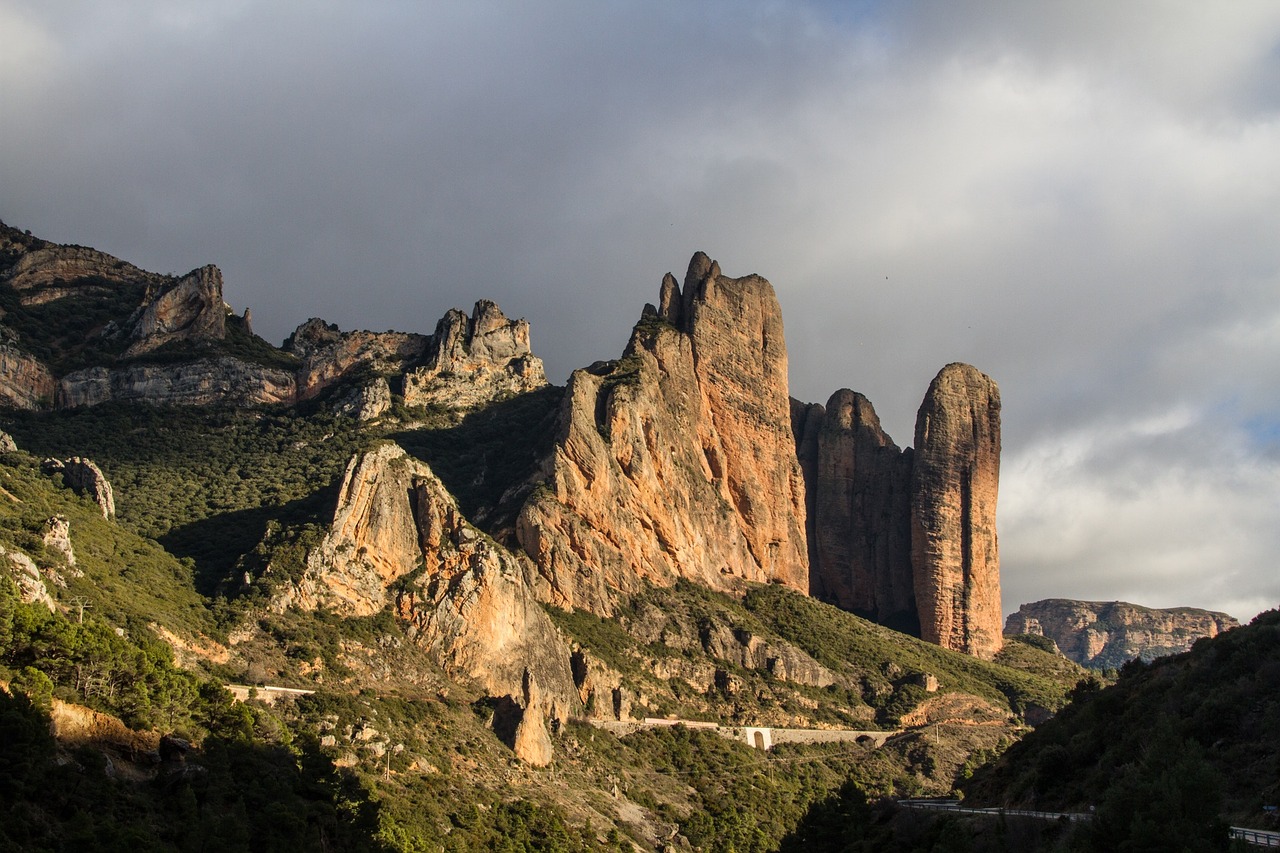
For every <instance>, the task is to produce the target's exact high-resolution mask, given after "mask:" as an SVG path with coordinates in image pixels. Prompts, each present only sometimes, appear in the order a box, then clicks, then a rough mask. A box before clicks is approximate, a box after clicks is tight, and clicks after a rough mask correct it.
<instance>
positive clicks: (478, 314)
mask: <svg viewBox="0 0 1280 853" xmlns="http://www.w3.org/2000/svg"><path fill="white" fill-rule="evenodd" d="M546 384H547V377H546V374H545V373H544V372H543V368H542V360H541V359H539V358H538V357H537V356H535V355H534V354H533V351H532V350H531V349H530V348H529V324H528V322H526V321H525V320H508V319H507V317H506V315H504V314H503V313H502V311H501V310H500V309H499V308H498V306H497V305H495V304H494V303H493V302H490V301H489V300H487V299H482V300H480V301H479V302H477V303H476V304H475V308H474V309H473V310H472V312H471V317H470V318H468V317H467V315H466V314H463V313H462V312H461V311H458V310H456V309H454V310H452V311H449V312H448V313H447V314H445V315H444V317H442V318H441V319H440V322H439V323H438V324H436V332H435V334H434V335H433V336H432V337H431V340H430V342H429V344H428V347H427V359H426V364H424V365H422V366H421V367H416V368H414V369H412V370H409V371H407V372H406V373H405V376H404V401H405V404H406V405H410V406H429V405H436V406H445V407H446V408H451V409H467V408H472V407H474V406H478V405H482V404H483V403H486V402H488V401H489V400H493V399H495V398H498V397H502V396H507V395H511V394H521V393H524V392H525V391H533V390H535V389H537V388H541V387H542V386H543V385H546Z"/></svg>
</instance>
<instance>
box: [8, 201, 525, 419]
mask: <svg viewBox="0 0 1280 853" xmlns="http://www.w3.org/2000/svg"><path fill="white" fill-rule="evenodd" d="M0 309H3V312H4V314H3V316H2V317H0V403H4V404H7V405H9V406H12V407H15V408H21V409H48V408H77V407H81V406H93V405H98V404H100V403H105V402H108V401H113V400H114V401H126V402H144V403H154V404H166V405H196V406H203V405H211V404H233V405H242V404H254V403H293V402H298V401H302V400H307V399H311V398H312V397H315V396H316V395H318V394H319V393H321V392H322V391H323V390H324V389H326V388H328V387H330V386H331V385H334V384H335V383H338V382H344V381H352V380H354V381H359V382H368V381H371V380H373V381H375V382H376V379H374V378H375V377H378V378H380V379H381V382H382V384H383V385H385V384H386V381H387V379H388V378H390V380H391V381H392V382H393V383H394V385H395V389H394V390H395V391H396V392H397V393H403V394H404V396H405V398H406V402H408V403H409V405H443V406H446V407H450V408H466V407H470V406H475V405H479V404H481V403H484V402H487V401H489V400H492V399H494V398H496V397H500V396H504V395H509V394H515V393H521V392H523V391H528V390H532V389H534V388H538V387H541V386H542V385H544V384H546V378H545V376H544V374H543V369H542V362H541V361H540V360H539V359H538V358H537V357H536V356H534V355H533V353H532V352H531V350H530V347H529V327H528V324H527V323H526V322H525V321H523V320H508V319H507V318H506V317H505V316H504V315H503V314H502V311H501V310H500V309H499V308H498V306H497V305H495V304H494V303H493V302H490V301H488V300H480V301H479V302H477V303H476V307H475V311H474V313H473V315H472V317H471V318H470V319H468V318H467V317H466V315H465V314H463V313H462V312H460V311H457V310H456V309H455V310H451V311H450V312H448V313H447V314H446V315H445V317H444V318H443V319H442V320H441V321H440V323H439V325H438V326H437V329H436V334H435V335H420V334H413V333H400V332H386V333H373V332H348V333H343V332H340V331H339V330H338V328H337V327H336V326H331V325H329V324H327V323H325V322H324V321H322V320H319V319H314V318H313V319H311V320H308V321H307V322H305V323H303V324H302V325H301V326H299V327H298V329H297V330H296V331H295V332H294V334H293V335H291V336H290V338H289V339H288V340H287V341H286V342H285V345H284V347H283V348H277V347H273V346H271V345H270V344H268V343H267V342H266V341H264V340H262V339H261V338H259V337H258V336H256V335H255V334H254V333H253V331H252V328H251V327H250V323H249V315H248V311H247V309H246V311H245V314H244V315H242V316H237V315H236V314H235V313H234V312H233V311H232V309H231V307H230V306H229V305H228V304H227V303H226V302H225V301H224V300H223V281H222V273H221V271H220V270H219V269H218V268H217V267H215V266H212V265H207V266H204V267H200V268H198V269H195V270H192V271H191V272H190V273H187V274H186V275H184V276H164V275H158V274H156V273H150V272H146V271H145V270H141V269H139V268H138V267H135V266H133V265H132V264H129V263H126V262H125V261H122V260H120V259H119V258H115V257H112V256H111V255H108V254H105V253H103V252H99V251H97V250H95V249H89V248H85V247H83V246H66V245H58V244H54V243H49V242H46V241H44V240H40V239H38V238H35V237H32V236H30V235H29V234H26V233H25V232H21V231H18V230H17V229H14V228H11V227H9V226H6V225H3V224H0ZM68 314H70V315H71V316H72V317H73V319H70V320H69V319H68ZM390 390H391V389H390V388H389V387H388V389H387V391H386V393H377V394H375V395H374V396H375V397H376V398H377V399H378V400H385V401H386V404H387V405H389V403H390V400H389V397H390ZM384 409H385V407H384V406H382V405H381V403H379V405H377V406H375V407H374V408H373V409H371V410H372V411H377V410H384ZM362 410H368V409H367V407H365V408H364V409H362Z"/></svg>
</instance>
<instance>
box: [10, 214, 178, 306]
mask: <svg viewBox="0 0 1280 853" xmlns="http://www.w3.org/2000/svg"><path fill="white" fill-rule="evenodd" d="M3 230H6V231H9V232H12V229H3ZM4 243H5V245H4V246H3V248H4V249H7V250H8V251H9V252H11V253H13V254H15V255H16V256H17V257H16V260H15V261H14V263H13V265H12V266H11V267H9V269H8V271H7V272H5V273H4V274H3V275H0V281H3V282H5V283H6V284H8V285H9V286H10V287H12V288H13V289H14V290H15V291H17V292H18V294H19V298H20V299H21V304H22V305H23V306H26V307H30V306H32V305H43V304H45V303H48V302H52V301H54V300H57V299H63V298H65V297H67V296H76V295H79V296H84V295H88V294H97V295H109V294H111V293H112V291H114V290H115V289H117V288H118V287H119V284H120V283H121V282H130V283H136V284H141V285H148V286H152V287H160V286H163V285H164V284H165V283H166V282H168V281H169V280H170V279H169V277H168V276H162V275H157V274H155V273H149V272H146V271H145V270H141V269H138V268H137V267H135V266H134V265H133V264H130V263H126V262H125V261H122V260H120V259H119V258H115V257H112V256H111V255H108V254H106V253H105V252H99V251H98V250H96V249H89V248H86V247H84V246H61V245H56V244H53V243H46V242H44V241H43V240H36V239H32V238H28V239H26V240H13V239H10V240H7V241H4Z"/></svg>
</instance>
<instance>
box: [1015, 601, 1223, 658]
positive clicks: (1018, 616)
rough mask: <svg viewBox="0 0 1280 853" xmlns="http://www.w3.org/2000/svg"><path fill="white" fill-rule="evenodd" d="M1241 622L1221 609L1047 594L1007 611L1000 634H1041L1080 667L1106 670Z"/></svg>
mask: <svg viewBox="0 0 1280 853" xmlns="http://www.w3.org/2000/svg"><path fill="white" fill-rule="evenodd" d="M1239 625H1240V623H1239V622H1237V621H1236V620H1235V619H1233V618H1232V617H1230V616H1228V615H1227V614H1225V613H1217V612H1213V611H1209V610H1198V609H1196V608H1194V607H1174V608H1169V609H1165V610H1156V609H1152V608H1150V607H1142V606H1139V605H1137V604H1129V603H1127V602H1123V601H1106V602H1099V601H1072V600H1070V599H1065V598H1049V599H1045V600H1044V601H1036V602H1033V603H1031V604H1024V605H1022V606H1021V607H1020V608H1018V612H1017V613H1013V614H1010V616H1009V618H1008V619H1007V620H1005V624H1004V633H1005V634H1006V635H1013V634H1040V635H1041V636H1044V637H1048V638H1049V639H1051V640H1053V641H1054V642H1055V643H1057V645H1058V648H1059V649H1060V650H1061V651H1062V653H1063V654H1064V655H1066V657H1067V658H1069V659H1070V660H1073V661H1075V662H1076V663H1078V664H1080V665H1081V666H1087V667H1090V668H1092V669H1108V668H1114V667H1120V666H1123V665H1124V664H1125V663H1127V662H1129V661H1131V660H1134V659H1140V660H1144V661H1149V660H1152V659H1154V658H1157V657H1162V656H1164V655H1172V654H1178V653H1180V652H1185V651H1187V650H1188V649H1190V648H1191V646H1192V645H1193V644H1194V643H1195V641H1196V640H1199V639H1200V638H1201V637H1215V636H1217V635H1218V634H1221V633H1222V632H1223V631H1229V630H1230V629H1232V628H1237V627H1239Z"/></svg>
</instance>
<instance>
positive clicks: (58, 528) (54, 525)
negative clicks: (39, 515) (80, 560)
mask: <svg viewBox="0 0 1280 853" xmlns="http://www.w3.org/2000/svg"><path fill="white" fill-rule="evenodd" d="M41 539H42V540H43V541H44V547H46V548H48V549H49V550H51V551H55V552H57V553H59V554H61V555H62V559H63V560H64V561H65V562H66V564H67V566H68V567H70V568H75V565H76V552H75V548H74V547H72V545H71V522H70V521H68V520H67V517H66V516H65V515H55V516H51V517H50V518H48V519H46V520H45V523H44V531H43V535H42V536H41Z"/></svg>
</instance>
